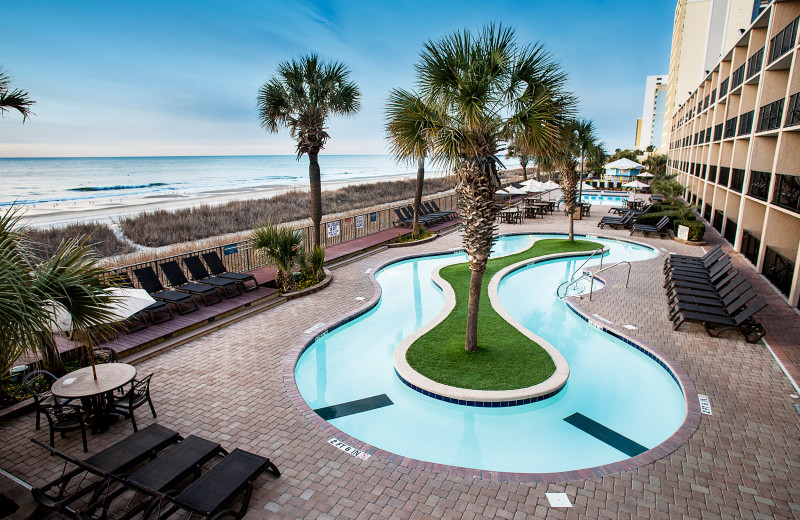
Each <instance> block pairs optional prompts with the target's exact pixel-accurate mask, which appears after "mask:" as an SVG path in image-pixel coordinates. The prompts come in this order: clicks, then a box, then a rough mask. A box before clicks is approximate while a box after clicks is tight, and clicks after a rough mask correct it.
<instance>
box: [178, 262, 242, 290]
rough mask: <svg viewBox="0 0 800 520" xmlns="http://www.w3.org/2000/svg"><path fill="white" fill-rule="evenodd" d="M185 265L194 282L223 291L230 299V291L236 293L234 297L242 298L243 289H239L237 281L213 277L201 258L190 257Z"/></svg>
mask: <svg viewBox="0 0 800 520" xmlns="http://www.w3.org/2000/svg"><path fill="white" fill-rule="evenodd" d="M183 265H185V266H186V268H187V269H188V270H189V274H191V275H192V280H194V281H196V282H200V283H205V284H208V285H213V286H214V287H217V288H219V289H222V292H223V293H224V294H225V296H226V297H228V298H231V297H232V296H231V294H230V293H229V292H228V291H229V290H233V291H235V293H236V294H234V295H233V296H241V295H242V294H243V292H242V288H241V287H239V284H238V283H236V280H231V279H230V278H222V277H219V276H211V273H209V272H208V271H207V270H206V266H204V265H203V262H202V261H201V260H200V257H199V256H189V257H186V258H184V259H183Z"/></svg>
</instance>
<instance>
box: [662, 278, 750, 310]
mask: <svg viewBox="0 0 800 520" xmlns="http://www.w3.org/2000/svg"><path fill="white" fill-rule="evenodd" d="M742 284H746V285H747V286H749V285H750V284H749V283H747V280H745V278H744V276H742V275H740V274H738V273H737V274H736V275H735V276H734V277H732V278H730V279H729V280H727V281H726V283H725V284H723V285H720V286H719V287H713V288H708V289H706V290H702V289H687V288H683V287H676V288H675V289H674V290H672V291H669V292H668V293H667V303H668V304H669V305H672V302H673V301H675V300H678V299H680V300H683V301H685V302H687V303H697V304H702V303H704V302H705V301H706V300H718V299H719V298H721V297H724V296H727V295H728V294H730V292H731V291H733V290H734V289H736V288H737V287H739V286H740V285H742Z"/></svg>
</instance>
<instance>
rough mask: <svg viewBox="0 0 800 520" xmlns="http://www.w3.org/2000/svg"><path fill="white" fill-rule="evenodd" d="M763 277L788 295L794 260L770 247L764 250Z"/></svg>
mask: <svg viewBox="0 0 800 520" xmlns="http://www.w3.org/2000/svg"><path fill="white" fill-rule="evenodd" d="M762 273H763V274H764V277H766V279H767V280H769V281H770V282H772V283H773V284H774V285H775V287H777V288H778V290H779V291H780V292H782V293H783V294H785V295H786V296H789V291H791V290H792V280H793V279H794V262H792V261H791V260H789V259H788V258H786V257H785V256H783V255H782V254H780V253H778V252H777V251H775V250H774V249H772V248H771V247H767V249H766V251H765V252H764V268H763V270H762Z"/></svg>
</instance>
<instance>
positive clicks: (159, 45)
mask: <svg viewBox="0 0 800 520" xmlns="http://www.w3.org/2000/svg"><path fill="white" fill-rule="evenodd" d="M675 5H676V1H675V0H661V1H639V2H630V1H622V0H615V1H610V0H609V1H565V2H553V1H542V0H528V1H518V2H502V1H496V2H486V1H485V0H484V1H461V2H446V1H437V0H427V1H403V0H400V1H395V2H381V1H378V2H357V1H353V2H348V1H342V2H322V1H320V2H308V1H293V0H290V1H283V2H274V1H247V2H221V1H220V2H208V1H202V0H194V1H183V0H181V1H174V0H170V1H167V2H165V1H163V0H161V1H158V2H154V1H150V0H137V1H135V2H134V1H125V2H122V1H96V2H89V1H81V0H77V1H75V2H63V1H52V2H44V1H37V0H30V1H27V2H16V3H12V4H8V5H6V6H4V8H3V18H4V21H5V23H4V24H3V29H2V31H0V49H3V52H2V54H0V66H2V67H3V69H4V70H5V71H6V72H8V73H10V74H11V75H12V76H13V82H14V86H17V87H20V88H23V89H26V90H28V92H29V94H30V96H31V97H32V98H33V99H34V100H35V101H36V105H35V106H34V109H33V110H34V112H35V114H36V115H35V116H34V117H32V118H31V119H30V120H29V121H28V122H26V123H25V124H24V125H23V124H22V123H21V117H19V115H18V114H16V113H9V114H7V115H6V117H5V119H2V120H0V157H22V156H39V157H57V156H134V155H261V154H291V153H293V152H294V144H293V142H292V140H291V139H290V138H289V136H288V133H287V132H285V131H282V132H281V133H279V134H277V135H275V134H273V135H270V134H266V133H265V132H264V131H263V130H261V128H260V127H259V125H258V119H257V117H256V112H255V99H256V95H257V91H258V88H259V87H260V86H261V85H262V84H263V83H264V82H265V81H267V80H268V79H269V78H270V77H271V76H272V75H273V73H274V71H275V68H276V65H277V64H278V63H279V62H281V61H285V60H287V59H291V58H296V57H299V56H301V55H303V54H307V53H311V52H316V53H318V54H320V55H321V56H322V57H323V58H327V59H335V60H339V61H342V62H343V63H345V64H346V65H347V66H348V67H349V68H350V70H351V71H352V77H353V79H354V80H355V81H356V82H357V83H358V84H359V86H360V87H361V91H362V95H363V98H362V108H361V111H360V113H359V114H358V115H357V116H355V117H352V118H349V119H342V118H337V119H332V120H330V121H329V133H330V134H331V139H330V141H329V142H328V146H327V147H326V149H325V151H324V152H323V153H330V154H383V153H387V152H386V150H387V149H386V145H385V143H384V140H383V106H384V102H385V100H386V96H387V94H388V91H389V90H390V89H392V88H395V87H401V88H407V89H410V88H412V87H413V79H414V77H413V75H414V71H413V66H414V64H415V63H416V61H417V57H418V54H419V51H420V49H421V48H422V44H423V43H424V42H425V41H426V40H429V39H436V38H438V37H441V36H443V35H446V34H448V33H450V32H452V31H455V30H460V29H463V28H474V29H477V28H480V27H481V26H483V25H484V24H486V23H489V22H498V23H502V24H503V25H508V26H512V27H514V28H515V29H516V31H517V39H518V41H519V42H521V43H528V42H536V41H539V42H541V43H543V44H544V45H545V47H546V48H547V49H548V50H549V51H550V52H551V54H553V56H554V57H555V58H556V59H557V60H558V61H559V62H560V63H561V65H562V67H563V68H564V69H565V70H566V71H567V73H568V74H569V78H570V80H569V86H570V88H571V90H573V91H574V92H575V93H576V94H577V96H578V98H579V99H580V114H581V116H582V117H587V118H590V119H592V120H594V122H595V124H596V126H597V128H598V131H599V135H600V138H601V139H602V140H603V141H604V142H605V143H606V145H607V148H609V149H610V150H613V149H614V148H618V147H623V148H624V147H630V146H632V145H633V140H634V130H635V123H636V118H637V117H641V111H642V103H643V101H644V85H645V77H646V76H648V75H654V74H666V73H667V72H668V67H669V49H670V42H671V38H672V20H673V16H674V9H675Z"/></svg>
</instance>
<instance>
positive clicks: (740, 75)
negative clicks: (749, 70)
mask: <svg viewBox="0 0 800 520" xmlns="http://www.w3.org/2000/svg"><path fill="white" fill-rule="evenodd" d="M744 66H745V64H744V63H742V66H741V67H739V68H738V69H736V70H734V71H733V74H731V90H735V89H736V87H738V86H739V85H741V84H742V83H744Z"/></svg>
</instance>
